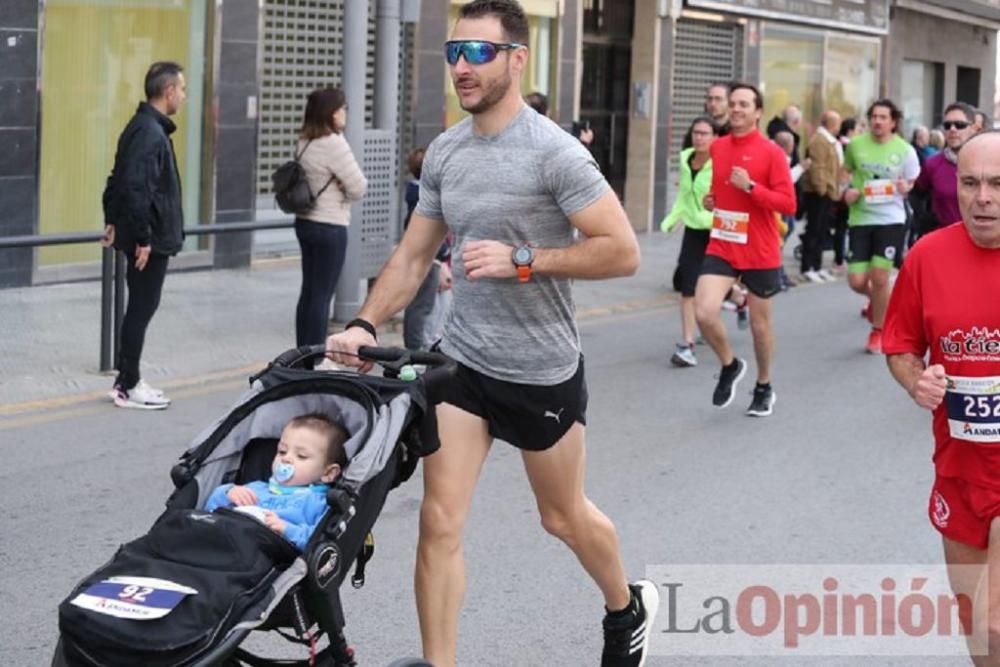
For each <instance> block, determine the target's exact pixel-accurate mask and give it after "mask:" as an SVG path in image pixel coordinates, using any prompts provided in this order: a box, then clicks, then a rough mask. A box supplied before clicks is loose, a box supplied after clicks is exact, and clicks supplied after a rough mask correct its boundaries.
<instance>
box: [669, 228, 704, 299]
mask: <svg viewBox="0 0 1000 667" xmlns="http://www.w3.org/2000/svg"><path fill="white" fill-rule="evenodd" d="M711 231H712V230H710V229H691V228H690V227H685V228H684V238H683V240H682V241H681V255H680V257H679V258H678V259H677V266H678V268H679V269H680V272H681V281H680V282H681V284H680V290H679V291H680V293H681V296H694V288H695V286H697V284H698V276H700V275H701V263H702V261H704V259H705V248H707V247H708V242H709V233H710V232H711Z"/></svg>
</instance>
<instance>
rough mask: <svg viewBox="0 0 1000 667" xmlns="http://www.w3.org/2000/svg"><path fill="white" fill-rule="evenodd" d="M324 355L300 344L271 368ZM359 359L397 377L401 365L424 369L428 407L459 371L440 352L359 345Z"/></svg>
mask: <svg viewBox="0 0 1000 667" xmlns="http://www.w3.org/2000/svg"><path fill="white" fill-rule="evenodd" d="M325 355H326V347H325V346H324V345H303V346H302V347H297V348H293V349H291V350H287V351H285V352H283V353H281V354H280V355H278V356H277V357H276V358H275V360H274V361H273V362H272V365H274V366H279V367H284V368H296V367H300V366H301V365H302V364H303V363H304V362H306V361H308V360H310V359H318V358H321V357H324V356H325ZM358 357H359V358H361V359H364V360H366V361H374V362H376V363H378V364H379V365H381V366H382V367H383V368H385V369H386V370H387V371H388V375H390V376H398V375H399V372H400V370H401V369H402V368H403V367H404V366H408V365H412V364H418V365H422V366H426V367H427V370H425V371H424V373H423V374H422V375H421V376H420V379H421V380H422V381H423V383H424V388H425V389H426V392H427V398H428V403H429V404H430V405H434V404H436V403H440V402H441V396H442V393H443V390H444V386H445V385H446V383H448V382H450V381H451V378H452V377H453V376H454V375H455V372H456V370H457V369H458V364H457V363H456V362H455V360H454V359H452V358H451V357H449V356H446V355H444V354H441V353H440V352H425V351H422V350H407V349H405V348H401V347H374V346H362V347H361V348H359V349H358Z"/></svg>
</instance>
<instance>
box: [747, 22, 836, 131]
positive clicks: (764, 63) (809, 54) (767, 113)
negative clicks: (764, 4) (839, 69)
mask: <svg viewBox="0 0 1000 667" xmlns="http://www.w3.org/2000/svg"><path fill="white" fill-rule="evenodd" d="M760 87H761V92H762V93H763V95H764V116H763V118H762V119H761V126H762V127H761V129H763V127H764V126H766V124H767V122H768V120H769V119H770V118H773V117H774V116H776V115H779V114H781V112H782V111H783V110H784V108H785V107H786V106H788V105H789V104H794V105H796V106H797V107H799V109H801V110H802V119H803V125H802V127H801V128H800V130H799V131H800V133H803V137H802V139H803V140H804V139H805V138H806V137H805V136H804V129H805V124H806V123H812V122H814V121H815V119H816V118H818V117H819V114H820V113H822V111H823V99H822V94H823V34H822V33H818V32H812V31H806V30H801V31H800V30H792V29H787V28H783V27H777V26H772V25H767V26H766V27H765V30H764V38H763V39H762V40H761V86H760Z"/></svg>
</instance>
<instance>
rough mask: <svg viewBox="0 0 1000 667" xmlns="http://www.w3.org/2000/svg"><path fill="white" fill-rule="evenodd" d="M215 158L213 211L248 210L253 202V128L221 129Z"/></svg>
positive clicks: (254, 131)
mask: <svg viewBox="0 0 1000 667" xmlns="http://www.w3.org/2000/svg"><path fill="white" fill-rule="evenodd" d="M217 151H218V152H217V154H216V155H217V157H216V173H217V180H216V192H215V194H216V197H215V201H216V209H217V210H219V211H227V210H233V209H248V208H252V207H253V202H254V198H255V196H254V175H255V170H256V161H255V160H254V159H253V156H254V155H255V154H256V152H257V132H256V128H252V127H250V128H221V129H220V130H219V143H218V149H217Z"/></svg>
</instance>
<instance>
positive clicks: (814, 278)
mask: <svg viewBox="0 0 1000 667" xmlns="http://www.w3.org/2000/svg"><path fill="white" fill-rule="evenodd" d="M802 277H803V278H805V279H806V280H808V281H809V282H811V283H816V284H822V283H825V282H826V281H825V280H823V279H822V278H821V277H820V275H819V274H818V273H816V272H815V271H813V270H809V271H806V272H805V273H803V274H802Z"/></svg>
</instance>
